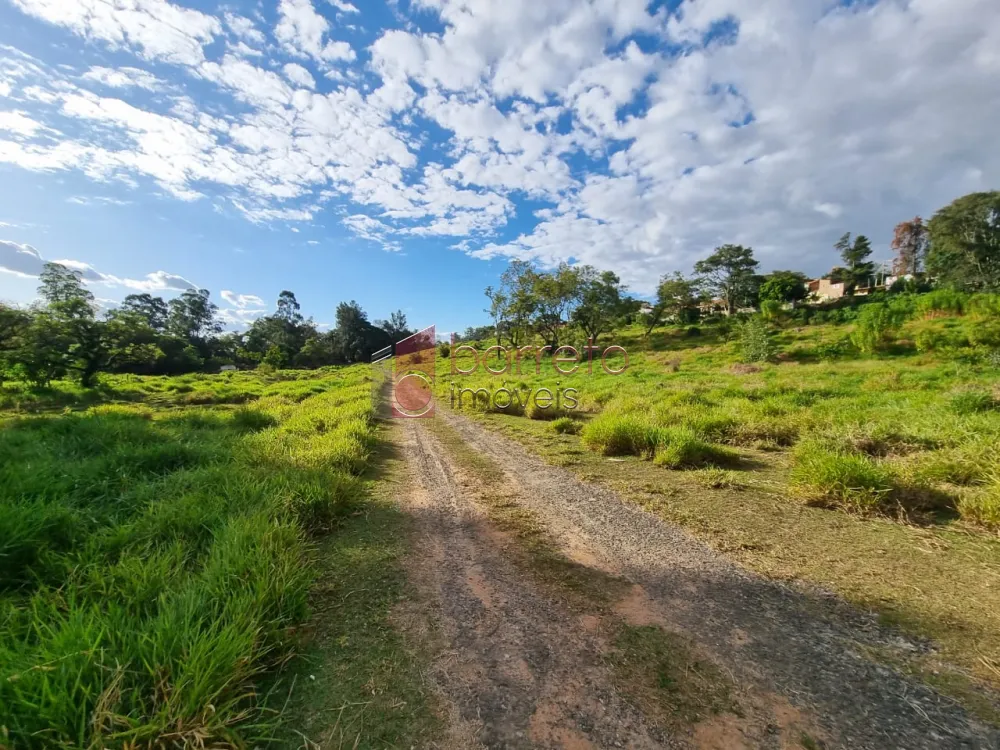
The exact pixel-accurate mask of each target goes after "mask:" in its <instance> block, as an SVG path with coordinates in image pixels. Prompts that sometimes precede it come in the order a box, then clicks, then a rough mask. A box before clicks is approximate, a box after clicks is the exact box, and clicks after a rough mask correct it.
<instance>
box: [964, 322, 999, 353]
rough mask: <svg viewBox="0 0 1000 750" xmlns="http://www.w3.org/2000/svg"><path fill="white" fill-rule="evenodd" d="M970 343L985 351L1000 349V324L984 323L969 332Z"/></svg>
mask: <svg viewBox="0 0 1000 750" xmlns="http://www.w3.org/2000/svg"><path fill="white" fill-rule="evenodd" d="M969 341H970V342H971V343H972V345H973V346H979V347H982V348H984V349H990V350H996V349H1000V322H992V321H991V322H988V323H987V322H983V323H979V324H978V325H975V326H972V328H971V329H970V330H969Z"/></svg>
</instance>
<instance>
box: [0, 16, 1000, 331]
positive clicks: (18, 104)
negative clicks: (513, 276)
mask: <svg viewBox="0 0 1000 750" xmlns="http://www.w3.org/2000/svg"><path fill="white" fill-rule="evenodd" d="M998 123H1000V3H997V1H996V0H909V1H904V0H875V1H872V0H840V1H831V0H752V1H748V0H669V1H667V2H663V1H659V2H646V1H645V0H503V1H502V2H501V1H499V0H498V1H496V2H488V1H487V0H261V1H259V2H258V1H254V0H251V1H250V2H245V1H243V2H239V1H237V0H233V1H231V2H224V3H221V4H216V3H215V2H214V0H203V1H200V2H196V0H184V2H169V1H168V0H0V300H7V301H10V302H15V303H19V304H27V303H30V302H31V301H32V300H33V299H35V297H36V291H35V290H36V287H37V278H36V277H37V275H38V273H39V271H40V269H41V266H42V264H43V263H44V262H46V261H50V260H55V261H60V262H64V263H66V264H68V265H72V266H73V267H76V268H78V269H80V270H81V272H82V273H83V276H84V278H85V280H86V281H87V283H88V284H89V285H90V287H91V289H92V291H93V292H94V294H95V296H96V297H97V298H98V300H99V301H100V302H101V304H102V305H104V306H112V305H114V304H115V303H116V302H118V301H120V300H121V299H122V298H123V297H124V296H125V295H127V294H130V293H136V292H142V291H148V292H151V293H155V294H160V295H162V296H164V297H167V298H169V297H171V296H173V295H176V294H178V293H180V291H182V290H184V289H187V288H205V289H209V290H211V292H212V299H213V300H214V301H215V302H216V303H217V304H218V305H219V306H220V308H221V314H222V316H223V317H224V319H225V320H226V321H227V322H228V323H229V325H230V326H231V327H236V328H238V327H240V326H245V325H246V324H248V323H249V322H250V321H252V320H253V319H254V318H256V317H258V316H260V315H264V314H267V313H268V312H270V311H272V310H273V309H274V303H275V300H276V298H277V295H278V293H279V292H280V291H281V290H283V289H289V290H292V291H293V292H295V294H296V295H297V297H298V299H299V302H300V303H301V304H302V309H303V312H304V313H305V314H306V315H309V316H312V317H313V318H314V319H315V321H316V322H317V323H326V324H329V323H330V322H332V321H333V319H334V318H333V315H334V309H335V308H336V305H337V303H338V302H340V301H343V300H349V299H355V300H357V301H358V302H359V303H360V304H361V305H362V307H363V308H364V309H365V310H366V311H367V312H368V313H369V315H370V317H371V318H373V319H377V318H385V317H388V314H389V313H390V312H391V311H393V310H395V309H402V310H403V311H404V312H405V313H406V314H407V317H408V318H409V322H410V324H411V325H412V326H420V327H422V326H425V325H431V324H436V325H437V327H438V330H461V329H464V328H465V327H466V326H468V325H474V324H480V323H485V322H486V318H487V316H486V315H485V314H484V313H483V307H484V306H485V298H484V296H483V289H484V288H485V287H486V286H487V285H488V284H496V282H497V279H498V277H499V274H500V273H502V271H503V269H504V268H505V267H506V264H507V263H508V262H509V260H510V259H512V258H521V259H526V260H530V261H533V262H535V263H536V264H537V265H538V266H539V267H541V268H550V267H554V266H555V265H557V264H558V263H560V262H562V261H567V262H571V263H586V264H591V265H594V266H597V267H598V268H601V269H611V270H614V271H615V272H617V273H618V274H619V276H620V277H621V278H622V280H623V281H624V282H625V283H627V284H628V285H629V287H630V288H631V289H632V291H633V292H634V293H636V294H637V295H649V294H651V293H652V292H653V291H654V289H655V286H656V282H657V279H658V278H659V277H660V276H662V275H663V274H666V273H670V272H673V271H681V272H690V271H691V268H692V266H693V264H694V262H695V261H697V260H698V259H699V258H702V257H704V256H706V255H707V254H709V253H710V252H711V250H712V249H713V248H714V247H716V246H718V245H720V244H723V243H730V242H731V243H739V244H744V245H750V246H752V247H753V248H754V250H755V253H756V255H757V257H758V259H759V260H760V261H761V268H762V270H764V271H768V270H774V269H778V268H792V269H797V270H802V271H805V272H807V273H810V274H820V273H823V272H825V271H828V270H829V269H830V268H831V267H832V266H833V265H835V264H836V261H837V258H836V254H835V251H834V250H833V249H832V245H833V243H834V242H835V241H836V240H837V238H838V237H839V236H840V235H841V234H843V233H844V232H846V231H851V232H855V233H862V234H866V235H868V236H869V237H870V238H871V239H872V242H873V245H874V248H875V256H876V258H878V259H887V258H888V257H889V256H890V251H889V242H890V240H891V237H892V228H893V226H894V225H895V224H896V223H898V222H900V221H902V220H905V219H909V218H912V217H913V216H915V215H923V216H925V217H927V216H930V215H931V214H932V213H933V212H934V211H935V210H936V209H937V208H940V207H941V206H943V205H945V204H947V203H948V202H950V201H951V200H953V199H954V198H956V197H958V196H960V195H963V194H965V193H969V192H974V191H979V190H990V189H998V188H1000V148H998V141H997V133H998V132H1000V130H998V128H1000V126H998Z"/></svg>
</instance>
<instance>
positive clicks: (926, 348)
mask: <svg viewBox="0 0 1000 750" xmlns="http://www.w3.org/2000/svg"><path fill="white" fill-rule="evenodd" d="M914 343H915V344H916V347H917V351H918V352H921V353H927V352H945V351H948V350H949V349H962V348H965V347H967V346H968V345H969V339H968V338H967V337H966V336H965V335H964V334H963V333H961V332H959V331H936V330H923V331H921V332H920V333H918V334H917V338H916V340H915V342H914Z"/></svg>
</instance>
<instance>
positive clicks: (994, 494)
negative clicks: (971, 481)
mask: <svg viewBox="0 0 1000 750" xmlns="http://www.w3.org/2000/svg"><path fill="white" fill-rule="evenodd" d="M958 512H959V513H960V514H961V516H962V518H963V519H965V520H966V521H970V522H972V523H975V524H979V525H980V526H985V527H986V528H988V529H1000V475H998V474H994V475H993V476H992V477H991V481H990V482H989V484H988V485H987V486H986V487H982V488H976V489H975V490H971V491H968V492H965V493H963V494H962V495H961V496H960V497H959V500H958Z"/></svg>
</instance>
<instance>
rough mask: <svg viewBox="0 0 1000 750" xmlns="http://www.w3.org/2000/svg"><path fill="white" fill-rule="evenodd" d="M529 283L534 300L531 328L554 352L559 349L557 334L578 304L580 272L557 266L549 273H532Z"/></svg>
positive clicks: (563, 264) (565, 266) (561, 265)
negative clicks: (532, 327)
mask: <svg viewBox="0 0 1000 750" xmlns="http://www.w3.org/2000/svg"><path fill="white" fill-rule="evenodd" d="M528 283H529V284H530V294H531V296H532V297H533V298H534V318H533V326H534V328H535V330H536V331H538V332H539V333H540V334H541V335H542V337H543V338H544V339H545V340H546V343H547V344H548V345H549V346H550V347H551V349H552V351H555V350H556V349H558V348H559V333H560V331H561V330H562V328H563V326H565V325H566V323H568V322H569V318H570V316H571V315H572V311H573V307H574V305H575V304H576V303H577V302H578V301H579V295H580V272H579V270H577V269H576V268H573V267H572V266H570V265H569V264H568V263H560V264H559V267H558V268H557V269H556V270H555V271H553V272H552V273H532V274H531V276H530V277H529V278H528Z"/></svg>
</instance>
